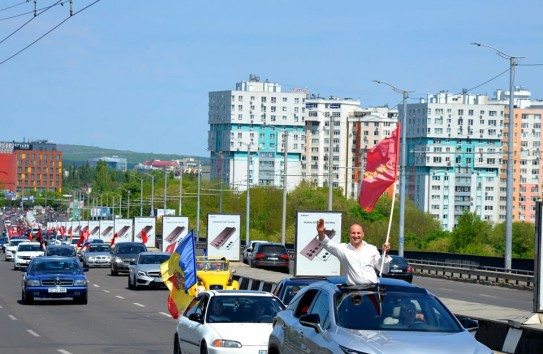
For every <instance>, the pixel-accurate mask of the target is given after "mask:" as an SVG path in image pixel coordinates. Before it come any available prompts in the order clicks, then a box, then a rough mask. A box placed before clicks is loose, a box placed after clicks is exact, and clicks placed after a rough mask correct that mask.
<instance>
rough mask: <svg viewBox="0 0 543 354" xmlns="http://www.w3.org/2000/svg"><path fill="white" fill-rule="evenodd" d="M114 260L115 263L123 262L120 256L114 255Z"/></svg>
mask: <svg viewBox="0 0 543 354" xmlns="http://www.w3.org/2000/svg"><path fill="white" fill-rule="evenodd" d="M114 261H115V263H122V262H123V260H122V258H121V257H115V258H114Z"/></svg>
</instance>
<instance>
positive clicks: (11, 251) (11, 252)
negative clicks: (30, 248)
mask: <svg viewBox="0 0 543 354" xmlns="http://www.w3.org/2000/svg"><path fill="white" fill-rule="evenodd" d="M21 242H28V239H27V238H12V239H10V240H9V243H8V244H7V245H6V249H5V250H4V253H5V257H6V262H7V261H12V260H13V258H15V252H17V246H18V245H19V243H21Z"/></svg>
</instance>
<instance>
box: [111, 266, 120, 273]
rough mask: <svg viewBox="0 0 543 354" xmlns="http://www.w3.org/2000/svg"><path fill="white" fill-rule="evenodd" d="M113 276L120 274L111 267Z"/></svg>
mask: <svg viewBox="0 0 543 354" xmlns="http://www.w3.org/2000/svg"><path fill="white" fill-rule="evenodd" d="M111 275H119V272H118V271H116V270H115V269H113V267H111Z"/></svg>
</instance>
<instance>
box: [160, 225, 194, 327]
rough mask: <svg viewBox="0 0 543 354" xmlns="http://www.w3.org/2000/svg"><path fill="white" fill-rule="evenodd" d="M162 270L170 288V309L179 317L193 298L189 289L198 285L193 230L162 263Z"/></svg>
mask: <svg viewBox="0 0 543 354" xmlns="http://www.w3.org/2000/svg"><path fill="white" fill-rule="evenodd" d="M160 272H161V274H162V281H163V282H164V283H165V284H166V286H167V287H168V289H169V290H170V294H169V296H168V311H169V312H170V314H171V315H172V317H173V318H174V319H177V318H178V317H179V312H180V311H182V310H183V309H184V308H185V307H187V305H188V304H189V302H190V301H191V300H192V298H193V297H192V296H191V295H189V294H188V290H189V289H190V288H191V287H193V286H194V285H196V242H195V241H194V232H193V231H192V230H191V231H190V232H189V233H188V234H187V235H186V236H185V237H184V238H183V239H182V240H181V241H180V242H179V243H178V244H177V246H176V247H175V251H174V252H173V253H172V255H171V256H170V259H169V260H167V261H166V262H164V263H162V264H161V265H160Z"/></svg>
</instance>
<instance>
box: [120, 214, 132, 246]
mask: <svg viewBox="0 0 543 354" xmlns="http://www.w3.org/2000/svg"><path fill="white" fill-rule="evenodd" d="M115 233H116V234H117V239H116V240H115V243H119V242H129V241H133V240H134V238H133V225H132V219H115Z"/></svg>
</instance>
